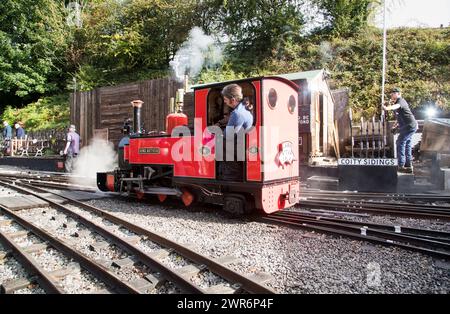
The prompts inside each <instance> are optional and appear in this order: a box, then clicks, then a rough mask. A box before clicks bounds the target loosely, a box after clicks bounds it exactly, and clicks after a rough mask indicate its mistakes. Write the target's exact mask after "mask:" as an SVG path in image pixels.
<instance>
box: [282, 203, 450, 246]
mask: <svg viewBox="0 0 450 314" xmlns="http://www.w3.org/2000/svg"><path fill="white" fill-rule="evenodd" d="M276 215H280V216H287V217H294V218H295V217H300V218H302V217H307V218H308V217H314V218H315V219H316V220H326V221H331V222H337V223H339V222H342V223H346V224H352V225H361V226H367V227H371V228H374V229H380V230H387V231H392V232H396V233H403V234H410V235H414V236H420V237H424V238H427V239H430V240H437V241H445V242H450V232H445V231H437V230H429V229H419V228H411V227H404V226H396V225H383V224H376V223H371V222H360V221H353V220H346V219H339V218H331V217H324V216H321V215H320V214H317V213H300V212H294V211H287V210H285V211H281V212H278V213H276Z"/></svg>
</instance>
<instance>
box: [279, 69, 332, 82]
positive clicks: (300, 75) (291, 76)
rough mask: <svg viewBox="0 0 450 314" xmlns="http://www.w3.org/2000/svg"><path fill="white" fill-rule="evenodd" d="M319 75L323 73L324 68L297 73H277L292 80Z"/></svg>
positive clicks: (306, 78)
mask: <svg viewBox="0 0 450 314" xmlns="http://www.w3.org/2000/svg"><path fill="white" fill-rule="evenodd" d="M319 75H323V70H312V71H304V72H296V73H287V74H279V75H276V76H278V77H282V78H285V79H288V80H291V81H296V80H312V79H314V78H316V77H317V76H319Z"/></svg>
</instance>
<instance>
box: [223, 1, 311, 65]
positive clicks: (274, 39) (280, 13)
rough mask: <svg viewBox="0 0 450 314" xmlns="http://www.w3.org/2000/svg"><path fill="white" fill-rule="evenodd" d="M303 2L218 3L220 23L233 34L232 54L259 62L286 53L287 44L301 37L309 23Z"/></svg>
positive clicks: (231, 41) (231, 40) (231, 42)
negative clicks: (303, 9)
mask: <svg viewBox="0 0 450 314" xmlns="http://www.w3.org/2000/svg"><path fill="white" fill-rule="evenodd" d="M302 3H303V1H299V0H248V1H240V0H228V1H222V3H221V4H219V2H215V5H216V9H217V14H218V17H216V19H217V23H216V26H217V27H219V28H220V29H221V30H222V31H223V32H224V34H225V35H226V36H227V37H229V39H230V48H231V52H232V53H237V54H239V55H241V56H242V57H244V58H247V59H252V60H254V61H256V62H258V61H260V60H261V59H263V58H264V57H267V56H270V55H273V54H274V53H275V54H278V53H280V52H282V50H283V49H284V47H285V45H286V44H289V43H290V42H293V41H295V40H297V39H299V38H300V34H301V30H302V28H303V26H304V23H305V21H304V17H303V14H302V12H301V4H302ZM217 6H219V7H218V8H217Z"/></svg>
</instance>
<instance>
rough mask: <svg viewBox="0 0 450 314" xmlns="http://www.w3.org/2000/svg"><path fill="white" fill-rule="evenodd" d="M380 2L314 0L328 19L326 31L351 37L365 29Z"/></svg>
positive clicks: (339, 35)
mask: <svg viewBox="0 0 450 314" xmlns="http://www.w3.org/2000/svg"><path fill="white" fill-rule="evenodd" d="M379 2H380V1H379V0H314V3H315V4H316V5H317V6H318V7H319V9H321V10H322V12H323V14H324V16H325V18H326V20H327V25H326V26H325V33H326V34H329V35H331V36H335V37H349V36H352V35H353V34H356V33H359V32H360V31H361V30H364V29H365V28H366V27H367V25H368V22H369V20H370V16H371V14H372V13H373V10H374V9H375V8H376V5H378V4H379Z"/></svg>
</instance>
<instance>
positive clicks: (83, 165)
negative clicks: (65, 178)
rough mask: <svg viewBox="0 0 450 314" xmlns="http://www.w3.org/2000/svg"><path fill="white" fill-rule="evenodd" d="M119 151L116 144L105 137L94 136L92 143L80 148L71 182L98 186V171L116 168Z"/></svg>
mask: <svg viewBox="0 0 450 314" xmlns="http://www.w3.org/2000/svg"><path fill="white" fill-rule="evenodd" d="M116 166H117V153H116V152H115V151H114V145H113V144H112V143H111V142H108V141H106V140H104V139H99V138H94V139H93V140H92V143H91V144H90V145H89V146H87V147H83V148H82V149H81V150H80V154H79V155H78V158H76V159H75V160H74V164H73V171H72V177H71V179H70V181H71V183H73V184H78V185H92V186H96V181H97V172H106V171H111V170H114V168H115V167H116Z"/></svg>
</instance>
